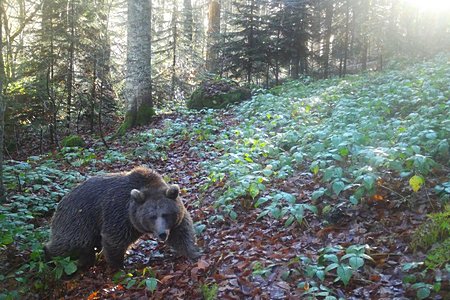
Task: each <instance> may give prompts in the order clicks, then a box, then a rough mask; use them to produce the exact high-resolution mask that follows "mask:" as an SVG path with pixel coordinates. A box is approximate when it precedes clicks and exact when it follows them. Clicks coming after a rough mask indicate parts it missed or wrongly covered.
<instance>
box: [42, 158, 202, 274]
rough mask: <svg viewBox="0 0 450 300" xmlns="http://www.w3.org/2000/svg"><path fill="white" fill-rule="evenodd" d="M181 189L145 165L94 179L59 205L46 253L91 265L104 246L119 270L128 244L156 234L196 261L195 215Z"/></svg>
mask: <svg viewBox="0 0 450 300" xmlns="http://www.w3.org/2000/svg"><path fill="white" fill-rule="evenodd" d="M179 193H180V190H179V188H178V186H177V185H168V184H167V183H166V182H165V181H164V180H163V178H162V177H161V175H159V174H158V173H156V172H155V171H153V170H151V169H148V168H145V167H138V168H135V169H133V170H132V171H131V172H129V173H115V174H108V175H105V176H97V177H92V178H90V179H88V180H87V181H85V182H84V183H82V184H80V185H79V186H77V187H76V188H75V189H74V190H73V191H71V192H70V193H69V194H67V195H66V196H65V197H64V198H63V199H62V200H61V201H60V203H59V204H58V206H57V208H56V211H55V214H54V216H53V219H52V224H51V231H50V241H49V242H48V243H47V244H46V245H45V247H44V250H45V254H46V256H47V258H51V257H54V256H71V257H72V258H75V259H78V264H79V266H80V267H82V268H85V267H89V266H92V265H93V264H94V263H95V253H96V252H98V251H100V250H101V249H102V250H103V254H104V256H105V258H106V261H107V263H108V265H109V266H110V267H112V268H113V269H117V268H122V267H123V260H124V255H125V251H126V250H127V248H128V246H129V245H130V244H131V243H133V242H134V241H136V240H137V239H138V238H139V237H140V236H141V235H142V234H144V233H153V234H154V235H156V236H157V237H158V238H159V239H161V240H163V241H167V243H168V244H169V245H170V246H171V247H173V248H174V249H175V250H176V252H177V253H178V254H180V255H183V256H186V257H188V258H190V259H195V258H197V257H198V256H199V255H200V254H199V249H198V248H197V246H196V245H195V234H194V229H193V225H192V219H191V216H190V215H189V213H188V211H187V210H186V208H185V207H184V205H183V203H182V202H181V199H180V197H179V196H178V195H179Z"/></svg>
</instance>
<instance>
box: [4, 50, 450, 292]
mask: <svg viewBox="0 0 450 300" xmlns="http://www.w3.org/2000/svg"><path fill="white" fill-rule="evenodd" d="M449 140H450V56H449V55H441V56H438V57H436V58H435V59H433V60H430V61H427V62H423V63H419V64H417V65H414V66H410V67H398V68H397V69H393V70H390V71H385V72H383V73H370V74H364V75H355V76H351V77H346V78H344V79H331V80H324V81H312V80H310V79H308V78H305V79H303V80H301V81H293V82H288V83H286V84H284V85H283V86H280V87H276V88H274V89H272V90H269V91H257V93H256V95H255V96H253V98H252V99H251V100H249V101H246V102H244V103H242V104H240V105H239V106H235V107H233V108H231V109H229V110H219V111H213V110H207V111H200V112H194V111H189V110H186V109H184V108H178V109H177V110H176V111H175V112H174V113H172V114H170V115H165V116H163V117H161V118H159V119H155V122H154V124H153V125H152V126H150V127H145V128H144V127H142V128H139V129H138V130H135V131H134V132H131V133H129V134H128V135H127V136H125V137H123V138H122V139H121V140H117V141H114V142H113V143H112V147H111V149H108V150H107V149H104V148H103V146H102V144H100V143H95V142H92V141H91V142H89V143H88V146H86V147H85V148H63V149H62V150H61V151H59V152H57V153H51V154H48V155H45V156H39V157H37V156H33V157H30V158H29V159H28V160H27V161H20V162H19V161H9V162H7V166H6V168H5V172H6V176H5V181H6V185H7V187H8V190H9V191H10V194H9V197H8V201H7V203H5V204H4V205H2V207H1V209H0V230H1V232H2V238H1V240H0V249H1V253H0V262H1V263H0V265H1V266H2V267H0V286H1V288H2V289H1V291H0V299H10V298H11V299H12V298H39V297H41V298H42V297H47V298H61V297H66V298H67V299H79V298H88V299H113V298H119V297H120V298H121V299H138V298H140V297H142V299H146V297H150V298H152V299H175V298H180V299H215V298H217V299H306V298H308V297H310V298H311V299H340V298H346V299H393V298H397V299H409V298H414V297H417V298H419V299H425V298H427V297H429V296H430V297H434V298H435V299H445V298H446V297H449V293H450V286H449V269H450V267H449V266H450V265H449V262H450V258H449V252H448V245H449V231H450V229H449V226H448V224H449V223H450V220H449V219H450V210H449V206H446V205H448V202H449V198H450V175H449V170H450V165H449V158H450V157H449V142H450V141H449ZM140 164H146V165H148V166H150V167H152V168H154V169H156V170H158V171H159V172H161V173H163V174H164V175H165V179H166V180H167V181H170V182H171V183H178V184H179V185H180V186H181V187H182V194H183V199H184V201H185V203H186V205H187V207H188V209H189V210H190V211H191V214H192V216H193V219H194V221H195V227H196V231H197V235H198V243H199V245H200V246H201V248H202V249H203V255H202V256H201V258H200V259H199V260H198V261H195V262H190V261H187V260H185V259H183V258H177V257H174V256H173V255H172V254H171V252H170V251H169V249H167V248H166V247H165V246H164V245H163V244H158V243H157V242H154V241H153V240H152V239H151V236H150V235H146V236H144V238H143V239H141V240H139V241H138V242H136V244H135V245H133V246H132V247H131V248H130V250H129V251H128V253H127V260H126V266H125V271H124V272H119V273H117V274H110V273H108V270H107V268H106V265H105V263H104V261H103V260H102V258H99V261H98V263H97V264H96V266H95V267H93V268H91V269H90V270H89V271H86V272H78V273H74V272H75V271H76V265H75V263H74V262H73V261H71V260H70V259H57V260H55V261H54V262H52V263H50V264H47V263H44V259H43V253H42V243H43V242H44V241H45V240H46V239H47V237H48V223H49V220H50V217H51V214H52V212H53V210H54V208H55V205H56V203H57V202H58V201H59V200H60V199H61V197H62V196H63V195H64V194H66V193H67V192H68V190H69V189H70V188H72V187H73V185H74V184H75V183H77V182H80V181H82V180H84V179H85V178H86V177H87V176H91V175H94V174H99V173H102V172H115V171H123V170H130V169H131V168H132V167H133V166H136V165H140ZM428 214H431V215H429V216H427V215H428ZM61 278H64V280H62V279H61Z"/></svg>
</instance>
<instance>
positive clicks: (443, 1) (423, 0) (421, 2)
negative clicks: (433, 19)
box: [405, 0, 450, 12]
mask: <svg viewBox="0 0 450 300" xmlns="http://www.w3.org/2000/svg"><path fill="white" fill-rule="evenodd" d="M405 2H406V3H410V4H411V5H414V6H416V7H418V8H419V9H420V10H423V11H436V12H438V11H439V12H442V11H450V0H405Z"/></svg>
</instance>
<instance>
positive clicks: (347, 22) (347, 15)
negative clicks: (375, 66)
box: [342, 0, 350, 77]
mask: <svg viewBox="0 0 450 300" xmlns="http://www.w3.org/2000/svg"><path fill="white" fill-rule="evenodd" d="M348 1H349V0H347V1H346V2H345V5H346V10H345V41H344V47H345V48H344V62H343V67H342V76H343V77H345V75H346V74H347V60H348V47H349V45H348V43H349V32H350V4H349V3H348Z"/></svg>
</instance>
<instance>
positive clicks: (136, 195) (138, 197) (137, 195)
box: [130, 189, 145, 203]
mask: <svg viewBox="0 0 450 300" xmlns="http://www.w3.org/2000/svg"><path fill="white" fill-rule="evenodd" d="M130 195H131V199H133V200H134V201H136V202H137V203H144V202H145V195H144V193H143V192H141V191H140V190H136V189H133V190H131V192H130Z"/></svg>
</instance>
